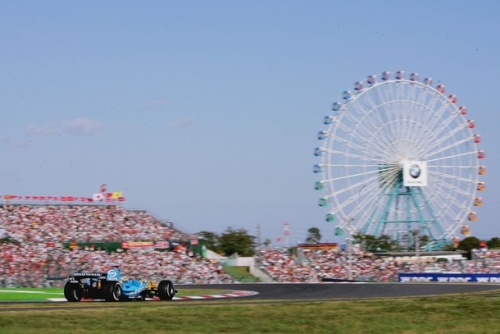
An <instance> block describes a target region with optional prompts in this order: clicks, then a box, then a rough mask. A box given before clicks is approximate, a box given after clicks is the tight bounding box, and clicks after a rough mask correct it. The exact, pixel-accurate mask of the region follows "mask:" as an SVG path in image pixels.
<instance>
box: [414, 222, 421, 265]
mask: <svg viewBox="0 0 500 334" xmlns="http://www.w3.org/2000/svg"><path fill="white" fill-rule="evenodd" d="M419 234H420V230H419V229H416V230H413V240H415V258H416V261H417V266H416V267H417V272H420V253H419V248H420V238H419Z"/></svg>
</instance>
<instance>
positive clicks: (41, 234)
mask: <svg viewBox="0 0 500 334" xmlns="http://www.w3.org/2000/svg"><path fill="white" fill-rule="evenodd" d="M188 238H189V236H187V235H184V234H183V233H181V232H179V231H177V230H175V229H174V228H173V227H172V226H170V225H168V224H165V223H162V222H160V221H158V220H157V219H156V218H154V217H153V216H152V215H151V214H149V213H147V212H145V211H137V210H132V211H130V210H126V209H124V208H123V207H121V206H117V205H110V206H104V205H4V206H0V287H9V286H12V287H43V286H48V285H56V284H63V283H64V281H63V280H62V279H65V278H67V277H68V275H69V274H70V273H72V272H74V271H82V270H83V271H106V270H108V269H110V268H112V267H113V266H116V265H118V266H119V267H120V268H121V269H122V272H123V275H124V276H125V277H133V278H142V279H145V280H152V281H159V280H161V279H164V278H168V279H170V280H172V281H173V282H174V283H176V284H210V283H232V282H234V280H233V278H232V277H231V276H229V275H228V274H227V273H226V272H225V271H224V269H223V267H222V265H221V263H220V262H218V261H216V260H211V259H208V258H204V257H202V256H200V254H195V253H192V252H190V251H189V250H188V249H186V248H182V247H180V248H176V249H175V250H173V251H160V250H158V249H155V248H153V247H149V248H130V249H121V248H118V249H117V250H116V251H114V252H109V251H108V250H103V249H99V248H97V249H95V248H94V247H89V246H85V247H72V248H70V247H68V244H70V243H87V244H88V243H92V242H95V243H98V242H127V241H128V242H130V241H149V242H161V241H171V242H173V241H182V240H187V239H188ZM2 240H3V241H2ZM256 262H257V263H258V264H259V266H260V268H261V269H262V270H263V271H264V272H266V273H267V274H268V275H269V276H270V277H271V278H272V279H273V280H274V281H276V282H319V281H321V280H323V279H334V280H358V281H375V282H393V281H397V279H398V273H400V272H422V271H426V270H433V271H435V272H436V271H440V272H463V273H500V252H498V251H490V250H487V249H483V250H478V251H477V252H474V258H473V260H465V258H463V259H460V260H457V261H455V260H453V261H439V258H436V257H424V256H421V257H418V258H416V257H408V256H406V257H392V256H385V257H384V256H378V255H376V254H374V253H371V252H368V251H365V250H363V249H361V248H360V247H353V248H352V249H351V250H350V252H349V253H348V252H347V251H346V250H344V249H341V248H336V247H330V248H301V247H299V248H297V252H296V253H294V254H293V255H291V254H290V253H289V250H288V249H265V250H260V251H258V252H257V254H256Z"/></svg>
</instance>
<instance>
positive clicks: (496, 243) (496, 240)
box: [486, 237, 500, 248]
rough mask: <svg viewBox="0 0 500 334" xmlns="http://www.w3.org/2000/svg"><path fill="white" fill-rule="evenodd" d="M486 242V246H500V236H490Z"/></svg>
mask: <svg viewBox="0 0 500 334" xmlns="http://www.w3.org/2000/svg"><path fill="white" fill-rule="evenodd" d="M486 244H487V245H488V248H500V238H498V237H494V238H491V239H490V240H489V241H488V242H486Z"/></svg>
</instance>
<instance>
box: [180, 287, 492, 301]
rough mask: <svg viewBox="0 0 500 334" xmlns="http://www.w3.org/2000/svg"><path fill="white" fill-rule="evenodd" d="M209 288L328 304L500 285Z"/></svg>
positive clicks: (261, 297) (485, 289)
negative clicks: (337, 301)
mask: <svg viewBox="0 0 500 334" xmlns="http://www.w3.org/2000/svg"><path fill="white" fill-rule="evenodd" d="M190 288H193V289H206V288H207V285H188V286H181V285H179V286H178V290H182V291H183V292H184V293H188V291H189V289H190ZM210 288H214V289H225V290H246V291H256V292H258V294H256V295H253V296H248V297H241V298H238V299H244V300H246V301H249V300H261V301H263V300H265V301H271V300H275V301H279V300H281V301H326V300H331V301H333V300H355V299H370V298H402V297H419V296H421V297H422V296H435V295H448V294H467V293H478V292H490V293H491V294H494V295H500V285H499V284H476V283H456V284H455V283H309V284H290V283H269V284H267V283H260V284H212V285H210Z"/></svg>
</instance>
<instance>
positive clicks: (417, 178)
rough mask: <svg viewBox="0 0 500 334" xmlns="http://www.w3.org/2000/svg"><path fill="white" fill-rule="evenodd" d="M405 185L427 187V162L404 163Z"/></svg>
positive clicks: (412, 161)
mask: <svg viewBox="0 0 500 334" xmlns="http://www.w3.org/2000/svg"><path fill="white" fill-rule="evenodd" d="M403 186H405V187H426V186H427V162H426V161H415V160H408V161H405V163H404V165H403Z"/></svg>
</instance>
